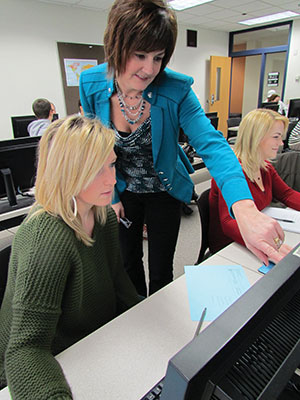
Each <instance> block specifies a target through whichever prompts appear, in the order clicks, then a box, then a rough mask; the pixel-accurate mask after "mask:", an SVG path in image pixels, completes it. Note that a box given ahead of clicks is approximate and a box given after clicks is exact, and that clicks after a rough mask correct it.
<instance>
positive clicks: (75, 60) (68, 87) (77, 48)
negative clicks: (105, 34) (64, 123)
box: [57, 42, 104, 115]
mask: <svg viewBox="0 0 300 400" xmlns="http://www.w3.org/2000/svg"><path fill="white" fill-rule="evenodd" d="M57 48H58V54H59V62H60V69H61V77H62V82H63V88H64V96H65V104H66V110H67V114H68V115H71V114H75V113H77V112H78V100H79V86H78V83H79V76H80V73H81V72H82V71H83V70H85V69H87V68H91V67H93V66H95V65H98V64H101V63H103V62H104V48H103V46H101V45H94V44H80V43H65V42H58V43H57Z"/></svg>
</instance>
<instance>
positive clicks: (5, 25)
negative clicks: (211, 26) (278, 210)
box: [0, 0, 300, 140]
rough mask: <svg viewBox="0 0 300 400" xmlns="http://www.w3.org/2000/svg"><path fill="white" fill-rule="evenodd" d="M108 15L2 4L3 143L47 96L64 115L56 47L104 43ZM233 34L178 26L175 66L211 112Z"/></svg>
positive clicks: (298, 27) (294, 88) (297, 54)
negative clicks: (216, 68) (212, 71)
mask: <svg viewBox="0 0 300 400" xmlns="http://www.w3.org/2000/svg"><path fill="white" fill-rule="evenodd" d="M106 19H107V16H106V15H105V14H103V13H100V12H95V11H92V10H86V9H82V8H76V7H72V6H62V5H51V4H48V3H41V2H36V1H34V0H1V7H0V49H1V62H0V75H1V78H2V79H1V97H0V107H1V113H0V128H1V129H0V140H1V139H7V138H11V137H12V136H13V135H12V128H11V120H10V117H11V116H12V115H27V114H32V110H31V104H32V102H33V100H34V99H36V98H38V97H46V98H48V99H49V100H51V101H52V102H54V104H55V105H56V109H57V111H58V113H59V114H60V116H65V114H66V109H65V103H64V93H63V86H62V79H61V71H60V66H59V58H58V52H57V42H58V41H59V42H73V43H88V44H103V41H102V38H103V33H104V29H105V26H106ZM187 29H193V30H197V32H198V47H197V48H194V47H187V46H186V30H187ZM228 36H229V35H228V34H226V33H224V32H216V31H210V30H204V29H197V27H195V26H188V25H186V26H184V25H179V34H178V40H177V45H176V49H175V53H174V55H173V57H172V59H171V61H170V65H169V66H170V67H171V68H173V69H175V70H177V71H179V72H183V73H186V74H188V75H191V76H193V77H194V79H195V83H194V85H193V89H194V90H195V92H196V94H197V96H198V97H199V100H200V102H201V104H202V106H203V107H204V109H205V110H207V106H206V102H207V99H208V80H209V72H208V71H209V57H210V55H217V56H226V55H227V54H228ZM299 45H300V21H299V20H298V21H295V22H294V29H293V32H292V38H291V51H290V60H289V65H288V74H289V75H288V78H287V83H286V91H285V99H288V98H293V97H300V91H299V85H300V84H299V82H295V77H296V76H299V75H300V71H299V65H300V49H299Z"/></svg>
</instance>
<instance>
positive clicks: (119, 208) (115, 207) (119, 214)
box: [111, 201, 125, 222]
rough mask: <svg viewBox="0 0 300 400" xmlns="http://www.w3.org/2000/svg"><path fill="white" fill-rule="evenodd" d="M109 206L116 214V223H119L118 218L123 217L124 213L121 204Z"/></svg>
mask: <svg viewBox="0 0 300 400" xmlns="http://www.w3.org/2000/svg"><path fill="white" fill-rule="evenodd" d="M111 206H112V208H113V210H114V212H115V213H116V216H117V220H118V222H120V218H124V217H125V211H124V207H123V204H122V203H121V202H120V201H119V202H118V203H115V204H112V205H111Z"/></svg>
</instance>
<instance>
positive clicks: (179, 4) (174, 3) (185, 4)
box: [169, 0, 213, 11]
mask: <svg viewBox="0 0 300 400" xmlns="http://www.w3.org/2000/svg"><path fill="white" fill-rule="evenodd" d="M210 1H213V0H169V5H170V6H171V7H172V8H173V9H174V10H177V11H181V10H185V9H186V8H191V7H195V6H199V5H200V4H204V3H209V2H210Z"/></svg>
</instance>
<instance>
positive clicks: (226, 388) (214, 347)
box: [160, 244, 300, 400]
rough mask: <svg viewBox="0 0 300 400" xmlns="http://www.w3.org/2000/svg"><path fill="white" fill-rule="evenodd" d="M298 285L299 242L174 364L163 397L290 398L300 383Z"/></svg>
mask: <svg viewBox="0 0 300 400" xmlns="http://www.w3.org/2000/svg"><path fill="white" fill-rule="evenodd" d="M299 282H300V244H298V245H297V246H296V247H295V248H294V249H293V250H292V251H291V252H290V253H289V254H288V255H287V256H286V257H285V258H284V259H283V260H282V261H280V262H279V263H278V264H277V265H276V266H275V267H273V269H271V270H270V271H269V272H268V273H267V274H266V275H264V276H263V277H262V278H261V279H260V280H259V281H257V282H256V283H255V284H254V285H253V286H252V287H250V289H249V290H248V291H247V292H246V293H244V294H243V295H242V296H241V297H240V298H239V299H238V300H237V301H236V302H234V303H233V304H232V305H231V306H230V307H229V308H228V309H227V310H226V311H225V312H224V313H222V314H221V315H220V316H219V317H218V318H217V319H216V320H215V321H213V322H212V323H211V324H210V325H209V326H208V327H207V328H206V329H205V330H204V331H203V332H201V333H200V335H199V336H198V337H196V338H194V339H193V340H192V341H191V342H189V343H188V344H187V345H186V346H185V347H184V348H183V349H182V350H180V351H179V352H178V353H177V354H176V355H175V356H174V357H173V358H172V359H171V360H170V361H169V364H168V367H167V373H166V376H165V378H164V380H163V388H162V393H161V397H160V399H161V400H212V399H214V400H221V399H222V400H230V399H234V400H242V399H243V400H246V399H247V400H257V399H260V400H271V399H272V400H275V399H278V398H280V399H284V400H287V399H289V397H288V396H287V395H286V393H285V394H284V395H283V397H279V396H280V393H282V391H284V392H286V391H288V389H287V387H288V388H290V387H291V388H292V390H295V388H294V387H293V386H292V385H291V382H293V383H294V382H297V377H298V379H299V376H298V375H296V374H295V373H294V372H295V371H296V370H297V368H298V366H299V365H300V285H299ZM299 380H300V379H299ZM298 389H300V385H299V388H298ZM296 394H297V396H298V397H297V396H295V397H291V398H299V392H298V393H296Z"/></svg>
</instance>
